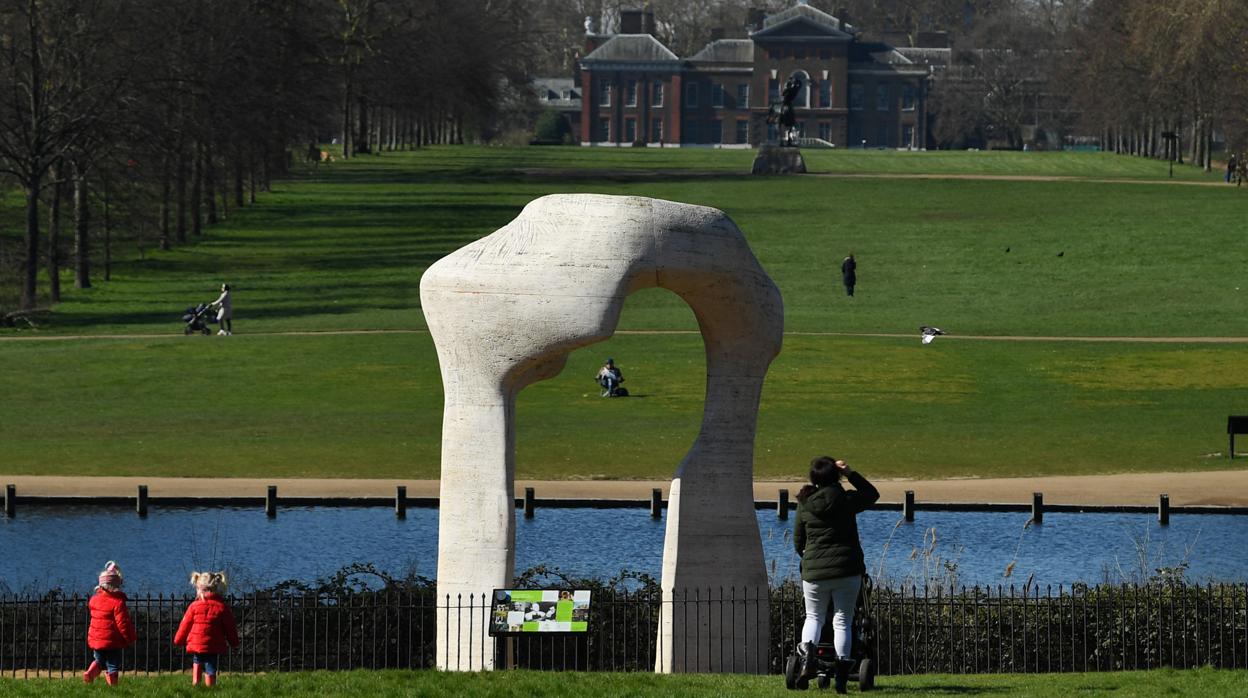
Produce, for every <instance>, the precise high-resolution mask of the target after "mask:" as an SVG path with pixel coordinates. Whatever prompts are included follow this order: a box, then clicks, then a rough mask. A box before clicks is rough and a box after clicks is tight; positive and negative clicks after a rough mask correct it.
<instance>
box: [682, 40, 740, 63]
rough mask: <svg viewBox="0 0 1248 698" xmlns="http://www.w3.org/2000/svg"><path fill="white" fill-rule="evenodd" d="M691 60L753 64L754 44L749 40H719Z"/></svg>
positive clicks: (708, 45)
mask: <svg viewBox="0 0 1248 698" xmlns="http://www.w3.org/2000/svg"><path fill="white" fill-rule="evenodd" d="M689 60H691V61H702V62H706V63H753V62H754V42H753V41H751V40H749V39H719V40H718V41H712V42H711V43H709V44H707V45H706V46H705V47H704V48H703V49H702V50H701V51H698V52H697V53H695V54H693V56H692V57H691V58H690V59H689Z"/></svg>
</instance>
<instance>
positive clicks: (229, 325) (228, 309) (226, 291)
mask: <svg viewBox="0 0 1248 698" xmlns="http://www.w3.org/2000/svg"><path fill="white" fill-rule="evenodd" d="M209 305H211V306H215V307H216V308H217V322H218V323H220V324H221V329H219V330H217V334H219V335H227V336H228V335H232V334H234V323H233V322H232V321H233V319H234V304H233V303H232V302H231V301H230V285H229V284H221V295H220V296H217V299H216V300H215V301H213V302H211V303H209Z"/></svg>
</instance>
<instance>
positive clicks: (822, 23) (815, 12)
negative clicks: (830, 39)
mask: <svg viewBox="0 0 1248 698" xmlns="http://www.w3.org/2000/svg"><path fill="white" fill-rule="evenodd" d="M803 22H804V23H808V24H814V25H816V26H818V27H820V28H822V29H824V30H825V32H826V33H829V34H852V33H854V31H855V30H854V27H853V25H851V24H848V23H846V24H845V25H844V26H841V20H839V19H837V18H836V17H834V16H832V15H830V14H828V13H827V12H824V11H823V10H820V9H817V8H814V7H811V6H810V5H807V4H806V3H804V2H799V3H798V4H796V5H794V6H793V7H790V8H789V9H787V10H782V11H780V12H777V13H776V14H774V15H768V16H767V17H766V18H765V19H763V28H762V29H760V30H758V31H756V32H753V33H752V34H750V36H759V35H765V34H773V33H774V34H778V33H781V32H782V31H783V29H784V28H785V27H788V26H789V25H792V24H797V23H803Z"/></svg>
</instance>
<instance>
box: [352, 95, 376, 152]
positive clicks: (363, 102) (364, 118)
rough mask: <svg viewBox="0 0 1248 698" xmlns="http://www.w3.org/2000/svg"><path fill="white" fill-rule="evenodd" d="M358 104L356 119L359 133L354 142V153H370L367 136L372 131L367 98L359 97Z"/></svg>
mask: <svg viewBox="0 0 1248 698" xmlns="http://www.w3.org/2000/svg"><path fill="white" fill-rule="evenodd" d="M358 102H359V109H358V110H357V111H358V117H357V118H358V120H359V127H360V131H359V136H357V137H356V141H355V152H357V153H371V152H373V151H372V149H371V148H370V147H369V145H370V144H369V135H370V134H371V133H372V129H371V126H370V123H371V122H370V121H369V118H368V98H367V97H360V98H359V100H358Z"/></svg>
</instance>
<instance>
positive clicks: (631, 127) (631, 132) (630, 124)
mask: <svg viewBox="0 0 1248 698" xmlns="http://www.w3.org/2000/svg"><path fill="white" fill-rule="evenodd" d="M636 140H637V120H636V119H625V120H624V142H625V143H633V142H635V141H636Z"/></svg>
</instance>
